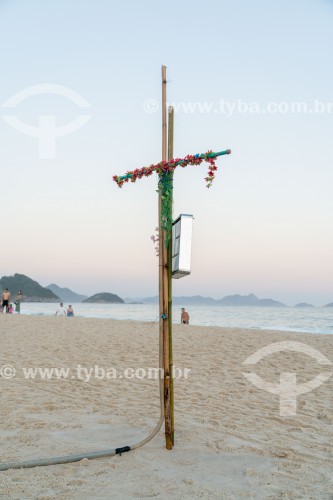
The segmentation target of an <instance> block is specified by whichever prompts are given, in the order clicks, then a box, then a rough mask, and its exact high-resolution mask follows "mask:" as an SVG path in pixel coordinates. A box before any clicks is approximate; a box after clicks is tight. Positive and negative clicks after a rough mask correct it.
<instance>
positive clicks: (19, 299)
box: [15, 290, 22, 314]
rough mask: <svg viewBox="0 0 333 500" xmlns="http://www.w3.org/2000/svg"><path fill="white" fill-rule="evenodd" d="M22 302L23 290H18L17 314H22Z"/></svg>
mask: <svg viewBox="0 0 333 500" xmlns="http://www.w3.org/2000/svg"><path fill="white" fill-rule="evenodd" d="M21 302H22V292H21V290H19V291H18V294H17V297H16V302H15V304H16V306H15V312H17V314H20V312H21Z"/></svg>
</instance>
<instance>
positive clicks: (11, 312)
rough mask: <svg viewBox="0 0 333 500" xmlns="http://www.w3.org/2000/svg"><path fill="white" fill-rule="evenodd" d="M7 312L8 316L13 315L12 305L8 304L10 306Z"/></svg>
mask: <svg viewBox="0 0 333 500" xmlns="http://www.w3.org/2000/svg"><path fill="white" fill-rule="evenodd" d="M8 312H9V314H13V312H14V307H13V304H10V306H9V308H8Z"/></svg>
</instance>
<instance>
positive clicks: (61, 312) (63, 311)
mask: <svg viewBox="0 0 333 500" xmlns="http://www.w3.org/2000/svg"><path fill="white" fill-rule="evenodd" d="M55 316H66V309H64V304H63V303H62V302H60V306H59V308H58V309H57V310H56V313H55Z"/></svg>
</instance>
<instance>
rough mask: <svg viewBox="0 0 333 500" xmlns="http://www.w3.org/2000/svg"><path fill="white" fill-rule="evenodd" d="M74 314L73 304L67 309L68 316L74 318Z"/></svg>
mask: <svg viewBox="0 0 333 500" xmlns="http://www.w3.org/2000/svg"><path fill="white" fill-rule="evenodd" d="M73 316H74V310H73V307H72V306H71V305H69V306H68V309H67V317H69V318H72V317H73Z"/></svg>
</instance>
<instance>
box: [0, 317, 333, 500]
mask: <svg viewBox="0 0 333 500" xmlns="http://www.w3.org/2000/svg"><path fill="white" fill-rule="evenodd" d="M0 336H1V350H0V367H1V366H2V365H12V366H14V367H15V368H16V372H17V373H16V376H15V377H14V378H12V379H4V378H3V377H2V378H1V377H0V390H1V407H0V422H1V424H0V450H1V452H0V453H1V456H0V462H7V461H12V460H28V459H35V458H44V457H50V456H54V455H61V454H65V455H67V454H72V453H79V452H85V451H94V450H100V449H107V448H111V449H113V448H116V447H119V446H125V445H131V444H133V443H135V442H137V441H139V440H140V439H142V438H143V437H145V436H146V435H147V434H148V433H149V432H150V431H151V430H152V429H153V428H154V426H155V424H156V422H157V421H158V417H159V394H158V382H157V380H147V379H143V380H138V379H133V380H126V379H119V378H118V379H116V380H115V379H113V380H106V379H104V380H96V379H95V378H93V377H92V378H91V380H90V381H89V382H84V381H83V380H78V379H77V377H76V366H77V365H78V364H80V365H81V366H83V367H86V368H94V367H95V365H98V366H99V367H101V368H103V369H109V368H116V369H117V370H118V374H117V376H118V375H121V374H122V373H123V370H125V369H126V368H128V367H130V368H134V369H136V368H138V367H142V368H145V369H147V368H148V367H154V366H157V364H158V361H157V360H158V326H157V325H152V324H149V323H135V322H125V321H111V320H102V319H101V320H96V319H83V318H55V317H51V318H42V317H40V318H39V317H31V316H30V317H29V316H10V315H0ZM285 340H292V341H298V342H304V343H306V344H307V345H309V346H311V347H313V348H315V349H317V350H319V351H320V352H322V353H323V354H324V355H325V356H327V357H328V358H329V359H330V360H331V361H333V336H332V335H331V336H330V335H312V334H294V333H284V332H283V333H282V332H269V331H265V332H264V331H258V330H240V329H222V328H204V327H193V326H187V325H182V326H181V325H176V326H175V328H174V363H175V365H176V366H177V367H179V368H185V367H186V368H190V369H191V373H190V376H189V378H188V379H187V380H186V379H184V378H182V379H180V380H177V381H175V399H176V403H175V404H176V425H175V428H176V433H175V439H176V446H175V448H174V449H173V451H167V450H166V449H165V447H164V433H163V432H162V431H160V433H159V434H158V435H157V436H156V437H155V438H154V440H153V441H151V442H150V443H148V444H147V445H146V446H145V447H143V448H139V449H138V450H135V451H131V452H129V453H125V454H123V455H122V456H116V457H112V458H103V459H98V460H89V461H88V460H84V461H82V462H78V463H74V464H66V465H56V466H49V467H40V468H35V469H23V470H9V471H6V472H0V498H1V499H21V498H24V499H30V498H31V499H39V500H42V499H44V500H46V499H53V498H59V499H82V498H85V499H93V498H101V499H104V498H105V499H109V498H120V499H126V498H150V497H157V498H161V499H167V498H185V499H193V498H209V499H210V498H219V499H238V498H246V499H247V498H256V499H261V498H272V499H278V498H288V499H300V498H304V499H322V498H323V499H333V437H332V431H333V396H332V394H333V391H332V388H333V387H332V385H333V377H331V379H330V380H329V381H327V382H326V383H324V384H323V385H322V386H321V387H319V388H317V389H316V390H314V391H312V392H309V393H307V394H304V395H301V396H298V398H297V415H296V416H295V417H281V416H280V414H279V397H278V396H277V395H273V394H270V393H268V392H265V391H263V390H259V389H257V388H256V387H255V386H253V385H252V384H251V383H250V382H249V381H248V380H246V379H245V378H244V376H243V375H242V372H245V371H247V372H249V371H255V372H256V373H257V374H258V375H260V376H261V377H262V378H264V379H265V380H267V381H269V382H276V383H278V382H279V376H280V372H293V371H296V373H297V383H298V384H300V383H303V382H305V381H308V380H311V379H312V378H313V377H314V376H316V375H318V373H320V372H326V373H329V371H330V370H332V367H327V366H320V365H318V363H317V361H316V360H314V359H313V358H311V357H309V356H307V355H305V354H301V353H295V352H284V353H276V354H273V355H271V356H269V357H267V358H265V359H263V360H262V361H260V362H259V363H258V364H257V365H256V366H255V367H252V368H251V367H245V366H244V365H242V363H243V361H245V359H246V358H247V357H248V356H250V355H251V354H253V353H254V352H255V351H256V350H257V349H258V348H260V347H264V346H266V345H268V344H270V343H271V342H277V341H285ZM22 367H25V368H28V367H49V368H52V367H58V368H60V367H65V368H66V367H69V368H71V369H72V371H71V374H70V377H69V378H68V379H66V380H64V379H63V380H56V378H53V379H52V380H41V379H40V377H39V378H38V379H35V380H26V379H24V376H23V372H22ZM71 377H75V378H71Z"/></svg>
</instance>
